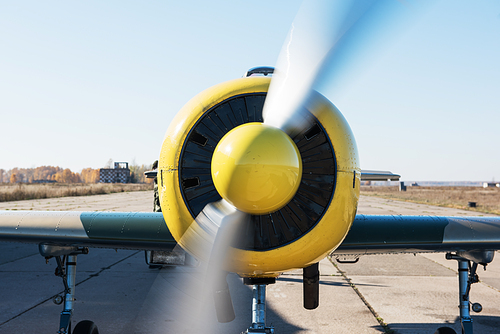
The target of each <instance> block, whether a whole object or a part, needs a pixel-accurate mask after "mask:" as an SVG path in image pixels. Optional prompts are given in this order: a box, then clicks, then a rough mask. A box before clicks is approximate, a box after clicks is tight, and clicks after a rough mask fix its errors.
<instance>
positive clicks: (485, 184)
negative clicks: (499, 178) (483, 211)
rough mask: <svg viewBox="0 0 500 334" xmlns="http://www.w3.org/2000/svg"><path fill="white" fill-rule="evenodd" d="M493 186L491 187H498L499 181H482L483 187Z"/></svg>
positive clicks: (499, 186) (499, 185)
mask: <svg viewBox="0 0 500 334" xmlns="http://www.w3.org/2000/svg"><path fill="white" fill-rule="evenodd" d="M490 187H491V188H493V187H497V188H500V183H498V182H484V183H483V188H490Z"/></svg>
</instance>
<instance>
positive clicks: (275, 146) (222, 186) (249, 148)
mask: <svg viewBox="0 0 500 334" xmlns="http://www.w3.org/2000/svg"><path fill="white" fill-rule="evenodd" d="M301 177H302V159H301V157H300V153H299V150H298V149H297V146H296V145H295V143H294V142H293V141H292V139H291V138H290V137H289V136H288V135H287V134H286V133H284V132H283V131H282V130H280V129H278V128H275V127H273V126H269V125H266V124H263V123H246V124H243V125H240V126H238V127H236V128H234V129H233V130H231V131H229V132H228V133H227V134H226V135H225V136H224V137H223V138H222V139H221V141H220V142H219V144H218V145H217V147H216V149H215V151H214V154H213V157H212V178H213V181H214V184H215V188H216V189H217V191H218V192H219V194H220V195H221V196H222V198H224V199H225V200H226V201H227V202H229V203H231V204H232V205H233V206H235V207H236V208H237V209H238V210H240V211H243V212H246V213H250V214H257V215H261V214H267V213H270V212H274V211H276V210H279V209H281V208H282V207H283V206H285V205H286V204H287V203H288V202H289V201H290V200H291V199H292V198H293V196H294V195H295V193H296V192H297V189H298V188H299V184H300V180H301Z"/></svg>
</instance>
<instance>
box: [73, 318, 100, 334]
mask: <svg viewBox="0 0 500 334" xmlns="http://www.w3.org/2000/svg"><path fill="white" fill-rule="evenodd" d="M73 334H99V330H98V329H97V326H96V325H95V324H94V322H93V321H90V320H82V321H80V322H79V323H77V324H76V326H75V329H74V330H73Z"/></svg>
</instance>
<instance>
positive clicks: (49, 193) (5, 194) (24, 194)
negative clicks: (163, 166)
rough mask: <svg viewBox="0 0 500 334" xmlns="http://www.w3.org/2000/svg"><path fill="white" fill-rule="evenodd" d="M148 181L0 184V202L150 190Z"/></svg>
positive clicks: (150, 186) (151, 186) (150, 184)
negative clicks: (124, 182)
mask: <svg viewBox="0 0 500 334" xmlns="http://www.w3.org/2000/svg"><path fill="white" fill-rule="evenodd" d="M152 189H153V184H152V183H149V184H146V183H127V184H123V183H87V184H86V183H76V184H65V183H47V184H23V183H17V184H10V183H4V184H0V202H8V201H20V200H26V199H41V198H55V197H66V196H87V195H99V194H111V193H118V192H126V191H142V190H152Z"/></svg>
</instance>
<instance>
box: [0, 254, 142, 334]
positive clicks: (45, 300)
mask: <svg viewBox="0 0 500 334" xmlns="http://www.w3.org/2000/svg"><path fill="white" fill-rule="evenodd" d="M140 252H141V251H136V252H134V253H132V254H130V255H128V256H126V257H124V258H123V259H121V260H119V261H116V262H115V263H113V264H111V265H109V266H108V267H105V268H101V270H99V271H98V272H97V273H95V274H91V275H89V277H87V278H85V279H84V280H82V281H80V282H78V283H76V284H75V286H78V285H80V284H82V283H84V282H87V281H88V280H89V279H91V278H94V277H97V276H99V274H101V273H102V272H103V271H105V270H108V269H111V267H113V266H115V265H117V264H118V263H120V262H123V261H125V260H127V259H129V258H131V257H132V256H135V255H137V254H138V253H140ZM63 293H64V290H62V291H60V292H58V293H56V294H55V295H53V296H50V297H48V298H45V299H44V300H42V301H41V302H39V303H38V304H35V305H33V306H31V307H30V308H28V309H26V310H24V311H22V312H21V313H19V314H16V315H15V316H13V317H12V318H10V319H7V320H5V321H4V322H2V323H0V327H1V326H3V325H5V324H6V323H8V322H10V321H12V320H14V319H16V318H18V317H20V316H21V315H23V314H25V313H27V312H29V311H31V310H33V309H34V308H36V307H38V306H40V305H42V304H43V303H45V302H48V301H49V300H51V299H53V298H54V297H55V296H58V295H60V294H63ZM75 301H76V298H75Z"/></svg>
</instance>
